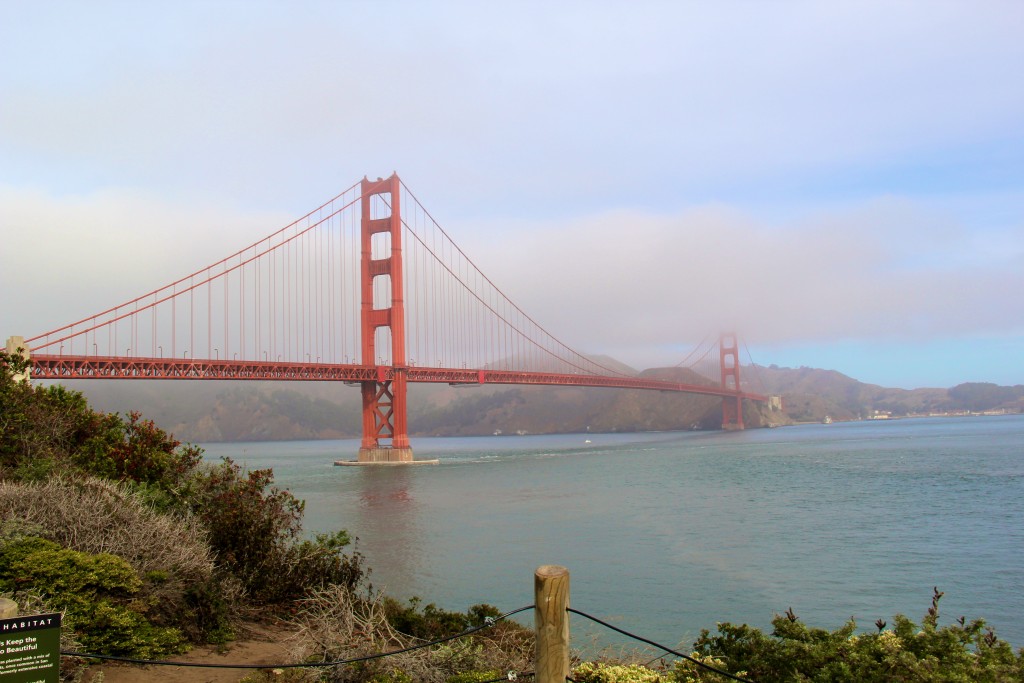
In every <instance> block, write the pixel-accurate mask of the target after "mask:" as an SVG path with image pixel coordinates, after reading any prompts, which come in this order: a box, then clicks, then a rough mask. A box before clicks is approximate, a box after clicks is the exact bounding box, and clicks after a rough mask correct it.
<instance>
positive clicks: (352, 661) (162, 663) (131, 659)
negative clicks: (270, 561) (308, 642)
mask: <svg viewBox="0 0 1024 683" xmlns="http://www.w3.org/2000/svg"><path fill="white" fill-rule="evenodd" d="M528 609H533V605H526V606H525V607H520V608H519V609H514V610H512V611H511V612H506V613H504V614H501V615H499V616H497V617H487V619H486V620H485V621H484V623H483V624H481V625H480V626H472V627H470V628H467V629H465V630H464V631H461V632H459V633H456V634H455V635H451V636H445V637H443V638H438V639H436V640H432V641H430V642H427V643H420V644H418V645H410V646H409V647H403V648H401V649H398V650H392V651H390V652H378V653H376V654H372V655H363V656H361V657H352V658H351V659H338V660H334V661H330V662H304V663H301V664H213V663H203V662H181V661H169V660H158V659H137V658H134V657H120V656H117V655H101V654H95V653H91V652H70V651H66V650H61V651H60V654H61V655H63V656H65V657H80V658H82V659H102V660H108V661H114V662H124V663H127V664H149V665H153V666H187V667H193V668H205V669H303V668H310V669H312V668H326V667H331V666H344V665H346V664H356V663H359V662H368V661H371V660H374V659H383V658H384V657H393V656H394V655H400V654H405V653H406V652H413V651H415V650H422V649H425V648H428V647H433V646H434V645H440V644H441V643H447V642H449V641H452V640H457V639H459V638H464V637H465V636H468V635H472V634H474V633H476V632H477V631H482V630H484V629H485V628H490V627H492V626H494V625H495V624H496V623H497V622H499V621H501V620H503V619H507V618H508V617H511V616H512V615H514V614H519V613H520V612H525V611H526V610H528ZM498 680H509V679H498Z"/></svg>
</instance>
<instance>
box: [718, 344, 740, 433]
mask: <svg viewBox="0 0 1024 683" xmlns="http://www.w3.org/2000/svg"><path fill="white" fill-rule="evenodd" d="M718 362H719V367H720V368H721V371H722V388H723V389H729V390H731V391H735V392H736V395H735V396H723V397H722V429H724V430H727V431H737V430H741V429H743V398H742V397H741V395H740V354H739V344H738V343H737V341H736V333H735V332H728V333H723V334H721V335H720V336H719V338H718Z"/></svg>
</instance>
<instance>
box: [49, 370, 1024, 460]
mask: <svg viewBox="0 0 1024 683" xmlns="http://www.w3.org/2000/svg"><path fill="white" fill-rule="evenodd" d="M605 362H606V363H609V364H610V363H614V361H612V360H611V359H607V360H606V361H605ZM639 374H640V376H645V377H656V378H660V379H666V380H670V381H677V382H689V383H701V382H707V380H705V379H703V378H701V377H700V376H698V375H696V374H694V373H692V372H691V371H689V370H686V369H682V368H660V369H651V370H645V371H643V372H642V373H639ZM742 374H743V378H744V385H745V386H746V387H747V388H748V389H750V390H752V391H763V392H764V393H768V394H779V395H781V396H782V397H783V406H784V410H783V412H782V413H774V414H772V413H769V412H767V410H766V409H758V408H757V407H756V406H753V405H747V406H746V407H745V408H744V422H745V423H746V424H747V426H748V427H756V426H761V425H766V424H769V423H771V424H775V425H779V424H788V423H790V422H818V421H821V420H823V419H825V417H826V416H829V417H831V418H832V419H834V420H855V419H862V418H867V417H870V416H872V415H874V414H876V411H878V413H881V414H889V415H891V416H892V417H901V416H905V415H927V414H936V413H937V414H947V413H962V412H982V411H1006V412H1024V386H1015V387H1000V386H997V385H994V384H983V383H971V384H961V385H959V386H956V387H953V388H950V389H934V388H933V389H912V390H906V389H890V388H885V387H880V386H877V385H873V384H865V383H863V382H858V381H857V380H855V379H853V378H851V377H848V376H846V375H843V374H842V373H840V372H837V371H835V370H820V369H814V368H805V367H803V368H796V369H793V368H780V367H775V366H772V367H767V368H765V367H756V368H744V370H743V373H742ZM68 385H69V386H70V387H71V388H74V389H78V390H80V391H83V392H84V393H85V394H86V395H87V396H88V398H89V400H90V402H91V403H92V404H93V405H94V406H95V407H96V408H97V409H99V410H103V411H106V412H119V413H127V412H128V411H129V410H140V411H142V412H143V413H144V414H146V415H147V416H152V418H153V419H154V420H156V421H157V422H158V423H160V424H164V425H167V426H168V428H169V431H171V432H172V433H174V434H175V435H176V436H177V437H178V438H180V439H183V440H186V441H192V442H212V441H275V440H291V439H297V440H298V439H338V438H354V437H357V436H359V433H360V396H359V390H358V389H357V388H354V387H349V386H345V385H343V384H340V383H328V382H324V383H318V382H310V383H297V382H296V383H288V382H201V381H196V382H156V381H139V382H90V381H78V382H68ZM720 424H721V409H720V402H719V401H718V400H717V399H715V398H711V397H702V396H690V395H685V394H665V393H661V392H653V391H635V390H621V389H601V388H580V387H535V386H500V385H495V386H482V387H451V386H448V385H444V384H441V385H425V384H414V385H412V386H411V387H410V390H409V429H410V432H411V433H412V434H413V435H432V436H442V435H443V436H468V435H486V434H494V433H495V432H500V433H502V434H515V433H517V432H522V433H530V434H539V433H554V432H585V431H588V430H589V431H593V432H615V431H619V432H633V431H670V430H685V429H717V428H718V426H719V425H720Z"/></svg>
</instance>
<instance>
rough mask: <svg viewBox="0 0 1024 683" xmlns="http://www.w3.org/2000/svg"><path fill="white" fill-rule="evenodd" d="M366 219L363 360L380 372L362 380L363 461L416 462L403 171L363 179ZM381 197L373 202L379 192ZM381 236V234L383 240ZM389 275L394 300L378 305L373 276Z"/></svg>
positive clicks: (362, 265) (362, 268)
mask: <svg viewBox="0 0 1024 683" xmlns="http://www.w3.org/2000/svg"><path fill="white" fill-rule="evenodd" d="M361 189H362V205H361V209H362V221H361V238H362V241H361V245H360V246H361V249H362V254H361V258H360V271H361V278H360V279H361V294H362V308H361V318H360V319H361V325H360V327H361V328H362V364H363V365H364V366H368V365H374V366H376V368H377V377H376V379H373V380H366V381H363V382H361V385H362V395H363V440H362V444H361V446H360V448H359V462H365V463H374V462H379V463H401V462H412V461H413V454H412V446H410V445H409V433H408V426H407V423H406V393H407V379H408V378H407V371H408V366H407V365H406V361H405V295H404V292H405V289H404V284H403V281H402V214H401V207H400V205H399V196H400V194H401V193H400V190H401V185H400V183H399V180H398V176H397V175H395V174H392V175H391V177H390V178H386V179H381V178H378V179H377V180H375V181H371V180H367V179H366V178H363V181H362V187H361ZM378 196H379V197H380V198H381V199H380V200H378V201H376V202H374V201H373V199H374V198H375V197H378ZM381 205H384V206H386V207H387V208H388V209H389V211H390V213H389V215H386V216H382V217H378V218H374V217H373V213H372V209H373V208H374V207H375V206H376V207H377V208H378V210H379V207H381ZM378 234H383V235H386V242H387V246H386V247H385V248H384V249H383V250H378V251H382V253H383V254H385V255H384V256H382V257H381V258H374V257H373V256H374V254H373V242H374V240H373V236H374V235H378ZM379 241H380V240H379V239H378V242H379ZM378 277H389V278H390V280H391V282H390V285H391V286H390V290H391V301H390V302H389V305H387V306H385V307H382V308H375V307H374V300H373V282H374V279H375V278H378ZM382 327H386V328H388V329H389V330H390V332H391V370H392V372H391V379H387V374H388V373H387V367H386V366H384V365H380V364H378V362H377V348H376V338H377V330H378V329H379V328H382Z"/></svg>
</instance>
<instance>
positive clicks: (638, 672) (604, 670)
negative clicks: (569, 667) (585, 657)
mask: <svg viewBox="0 0 1024 683" xmlns="http://www.w3.org/2000/svg"><path fill="white" fill-rule="evenodd" d="M572 678H573V680H574V681H578V682H579V683H667V681H669V680H670V679H668V678H666V677H665V676H664V675H662V674H660V673H658V672H657V671H654V670H652V669H648V668H647V667H645V666H640V665H638V664H628V665H622V664H607V663H603V662H596V663H595V662H584V663H583V664H580V665H579V666H578V667H576V668H575V669H574V670H573V672H572Z"/></svg>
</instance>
